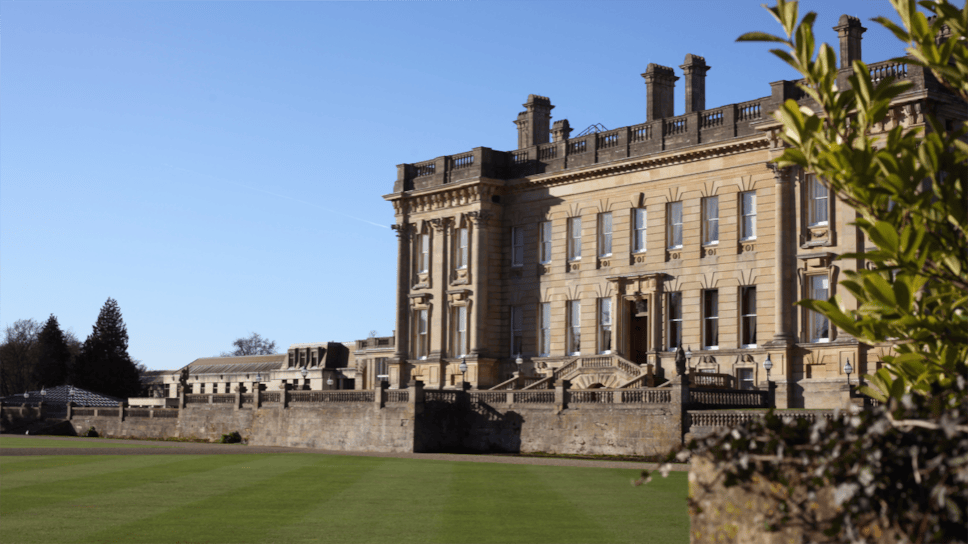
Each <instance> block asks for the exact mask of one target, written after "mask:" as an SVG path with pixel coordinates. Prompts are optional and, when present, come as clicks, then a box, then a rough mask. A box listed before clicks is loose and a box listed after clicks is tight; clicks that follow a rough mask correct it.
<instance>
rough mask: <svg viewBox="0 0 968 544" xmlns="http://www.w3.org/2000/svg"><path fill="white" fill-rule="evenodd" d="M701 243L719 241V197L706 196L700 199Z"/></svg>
mask: <svg viewBox="0 0 968 544" xmlns="http://www.w3.org/2000/svg"><path fill="white" fill-rule="evenodd" d="M702 243H703V245H710V244H718V243H719V197H718V196H707V197H706V198H704V199H702Z"/></svg>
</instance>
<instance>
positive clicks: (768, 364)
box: [763, 354, 773, 389]
mask: <svg viewBox="0 0 968 544" xmlns="http://www.w3.org/2000/svg"><path fill="white" fill-rule="evenodd" d="M772 368H773V361H771V360H770V354H766V360H765V361H763V369H764V370H766V388H767V389H769V388H770V370H771V369H772Z"/></svg>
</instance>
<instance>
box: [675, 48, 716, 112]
mask: <svg viewBox="0 0 968 544" xmlns="http://www.w3.org/2000/svg"><path fill="white" fill-rule="evenodd" d="M679 68H682V75H684V76H685V78H686V113H693V112H699V111H703V110H705V109H706V72H708V71H709V70H710V69H711V67H710V66H709V65H707V64H706V59H705V58H703V57H700V56H699V55H693V54H692V53H689V54H687V55H686V60H685V63H684V64H682V65H681V66H679Z"/></svg>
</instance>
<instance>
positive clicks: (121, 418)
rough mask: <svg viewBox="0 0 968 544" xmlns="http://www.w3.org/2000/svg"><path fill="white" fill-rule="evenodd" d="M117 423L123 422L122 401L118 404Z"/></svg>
mask: <svg viewBox="0 0 968 544" xmlns="http://www.w3.org/2000/svg"><path fill="white" fill-rule="evenodd" d="M118 421H119V422H120V421H124V401H123V400H122V401H121V402H119V403H118Z"/></svg>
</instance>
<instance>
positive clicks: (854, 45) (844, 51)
mask: <svg viewBox="0 0 968 544" xmlns="http://www.w3.org/2000/svg"><path fill="white" fill-rule="evenodd" d="M834 30H836V31H837V35H838V36H840V69H841V70H843V69H844V68H850V65H851V64H853V62H854V61H855V60H861V54H860V41H861V40H862V39H863V38H862V37H861V35H862V34H863V33H864V32H867V29H866V28H864V27H863V26H861V24H860V19H858V18H857V17H852V16H850V15H841V16H840V21H838V23H837V26H835V27H834Z"/></svg>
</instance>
